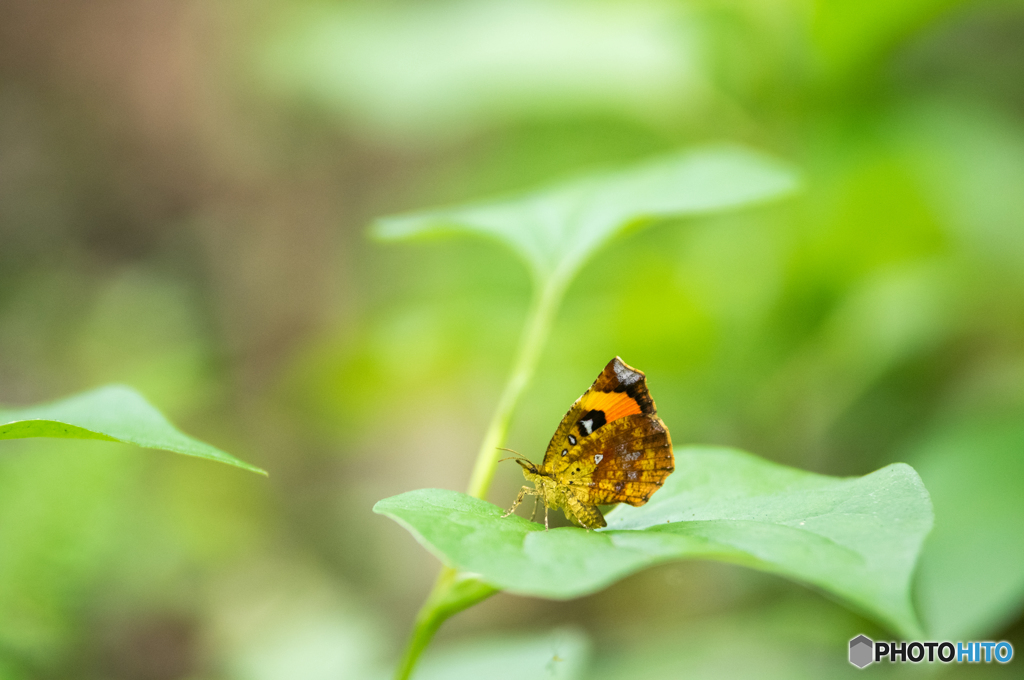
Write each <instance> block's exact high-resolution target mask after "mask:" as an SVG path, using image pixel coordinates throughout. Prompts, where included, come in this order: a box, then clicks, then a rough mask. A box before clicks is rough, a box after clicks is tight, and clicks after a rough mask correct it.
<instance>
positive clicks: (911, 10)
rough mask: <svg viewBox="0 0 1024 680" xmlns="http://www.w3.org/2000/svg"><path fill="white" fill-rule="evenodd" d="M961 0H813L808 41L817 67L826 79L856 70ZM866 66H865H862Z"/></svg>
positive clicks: (859, 72) (856, 73) (856, 72)
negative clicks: (813, 51) (848, 0)
mask: <svg viewBox="0 0 1024 680" xmlns="http://www.w3.org/2000/svg"><path fill="white" fill-rule="evenodd" d="M962 2H963V0H902V1H901V2H887V0H859V1H858V2H843V1H842V0H815V2H814V3H813V6H812V7H811V8H810V12H811V14H812V24H811V32H812V40H813V43H814V46H815V48H817V51H818V57H819V58H820V59H821V64H820V66H821V67H822V68H823V71H824V73H825V74H826V75H827V76H829V77H830V78H835V79H838V80H845V79H847V78H850V77H856V76H859V75H862V74H863V73H864V71H865V70H868V68H870V67H871V66H872V65H874V62H877V61H879V60H880V59H881V58H882V57H883V56H884V55H885V53H886V52H887V51H889V50H891V49H893V48H894V47H895V46H897V45H899V44H900V43H901V42H902V41H904V40H906V39H907V38H908V37H910V36H911V35H912V34H913V32H915V31H917V30H919V29H920V28H921V27H922V26H923V25H925V24H927V23H928V22H929V21H930V20H934V19H935V18H936V17H937V16H938V15H940V14H941V13H942V12H943V11H945V10H948V9H949V8H951V7H954V6H955V5H957V4H961V3H962ZM866 67H868V68H866Z"/></svg>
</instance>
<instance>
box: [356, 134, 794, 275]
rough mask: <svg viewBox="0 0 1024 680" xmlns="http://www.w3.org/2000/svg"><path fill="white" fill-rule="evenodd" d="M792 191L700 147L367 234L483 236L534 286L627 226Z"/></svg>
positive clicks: (725, 153) (751, 155)
mask: <svg viewBox="0 0 1024 680" xmlns="http://www.w3.org/2000/svg"><path fill="white" fill-rule="evenodd" d="M797 186H798V182H797V178H796V174H795V173H794V172H793V171H792V170H791V169H790V168H789V167H788V166H785V165H783V164H782V163H780V162H779V161H776V160H774V159H772V158H769V157H767V156H764V155H762V154H758V153H755V152H752V151H748V150H745V149H742V148H738V147H731V146H717V147H706V148H701V149H694V150H690V151H686V152H682V153H677V154H675V155H672V156H668V157H665V158H661V159H659V160H656V161H653V162H649V163H646V164H643V165H640V166H637V167H634V168H631V169H627V170H625V171H620V172H608V173H604V174H598V175H592V176H589V177H584V178H581V179H576V180H572V181H568V182H565V183H563V184H560V185H556V186H554V187H552V188H550V189H545V190H541V191H537V192H534V193H530V194H526V195H523V196H520V197H515V198H511V199H509V200H504V201H494V202H486V203H479V204H472V205H466V206H461V207H454V208H448V209H440V210H430V211H424V212H415V213H410V214H406V215H396V216H393V217H385V218H381V219H380V220H378V221H377V223H376V224H375V225H374V229H373V233H374V235H376V236H378V237H380V238H384V239H402V238H408V237H413V236H421V235H428V234H433V233H441V232H446V231H455V232H468V233H472V234H478V235H484V236H488V237H491V238H495V239H497V240H498V241H500V242H501V243H504V244H505V245H507V246H508V247H510V248H511V249H512V250H513V251H515V252H516V253H518V254H519V255H520V257H522V258H523V260H525V262H526V263H527V265H528V266H529V267H530V269H531V270H532V271H533V273H534V274H535V275H536V276H538V277H539V278H540V279H541V280H546V279H547V278H549V277H552V276H555V275H557V276H558V277H559V278H561V279H563V280H568V279H571V278H572V275H573V274H574V273H575V272H576V270H577V269H578V268H579V267H580V266H581V265H582V264H583V263H584V262H585V261H586V260H587V258H588V257H590V255H591V254H593V253H594V251H596V250H597V249H598V248H600V247H601V246H603V245H604V244H605V243H607V242H608V241H609V240H610V239H611V238H612V237H614V236H615V235H616V234H618V233H620V232H621V231H623V230H624V229H625V228H626V227H628V226H630V225H634V224H642V223H646V222H650V221H653V220H655V219H663V218H670V217H681V216H686V215H696V214H701V213H710V212H715V211H719V210H725V209H730V208H738V207H741V206H744V205H748V204H752V203H756V202H759V201H765V200H768V199H772V198H778V197H781V196H784V195H787V194H790V193H792V192H793V191H795V190H796V188H797Z"/></svg>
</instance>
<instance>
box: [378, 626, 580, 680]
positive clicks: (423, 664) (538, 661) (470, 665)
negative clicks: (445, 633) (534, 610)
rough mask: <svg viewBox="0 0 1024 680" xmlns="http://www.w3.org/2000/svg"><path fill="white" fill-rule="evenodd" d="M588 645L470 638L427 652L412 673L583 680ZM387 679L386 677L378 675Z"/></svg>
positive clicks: (456, 679)
mask: <svg viewBox="0 0 1024 680" xmlns="http://www.w3.org/2000/svg"><path fill="white" fill-rule="evenodd" d="M590 654H591V644H590V641H589V640H588V639H587V637H586V635H585V634H584V633H583V632H582V631H578V630H574V629H556V630H552V631H548V632H546V633H539V634H538V633H527V634H523V633H513V634H504V635H501V636H500V637H477V638H471V639H469V640H466V641H464V642H461V643H459V644H456V645H449V646H448V647H442V646H438V647H437V648H433V649H431V650H430V651H428V652H427V653H426V654H425V655H424V656H423V660H422V661H420V663H419V665H418V666H417V667H416V670H415V671H414V672H413V675H412V677H413V679H414V680H478V679H479V678H487V679H488V680H523V679H524V678H532V679H534V680H541V679H543V680H547V679H548V678H551V679H552V680H582V679H583V678H585V677H589V676H588V675H586V674H585V671H586V670H587V667H588V665H589V663H588V662H589V661H590ZM383 677H390V676H382V678H383Z"/></svg>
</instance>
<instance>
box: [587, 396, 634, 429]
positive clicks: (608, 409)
mask: <svg viewBox="0 0 1024 680" xmlns="http://www.w3.org/2000/svg"><path fill="white" fill-rule="evenodd" d="M580 403H581V405H582V406H583V412H584V413H586V412H587V411H604V419H605V422H608V423H610V422H612V421H613V420H618V419H619V418H625V417H626V416H631V415H635V414H637V413H640V412H641V409H640V404H639V402H637V400H636V399H634V398H633V397H631V396H629V395H628V394H626V393H625V392H596V391H595V392H589V393H588V394H585V395H584V396H583V399H582V400H581V402H580Z"/></svg>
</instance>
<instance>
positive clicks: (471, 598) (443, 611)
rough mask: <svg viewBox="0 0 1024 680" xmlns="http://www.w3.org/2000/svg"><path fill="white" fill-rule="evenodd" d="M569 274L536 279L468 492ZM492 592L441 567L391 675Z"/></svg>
mask: <svg viewBox="0 0 1024 680" xmlns="http://www.w3.org/2000/svg"><path fill="white" fill-rule="evenodd" d="M568 278H569V277H559V276H550V277H547V278H545V279H542V280H540V282H539V283H538V285H537V291H538V292H537V294H536V295H535V296H534V302H533V305H532V307H531V309H530V314H529V316H528V317H527V320H526V325H525V327H524V328H523V334H522V336H521V338H520V340H519V349H518V351H517V354H516V359H515V363H514V364H513V366H512V373H511V374H510V375H509V379H508V382H507V383H506V385H505V389H504V391H503V392H502V393H501V399H500V400H499V401H498V406H497V408H496V409H495V411H494V415H493V416H492V417H491V422H490V425H488V426H487V432H486V433H485V434H484V440H483V443H482V444H481V445H480V451H479V453H477V456H476V462H475V463H474V465H473V474H472V475H471V476H470V480H469V489H468V490H467V493H468V494H469V495H470V496H475V497H477V498H484V497H485V496H486V495H487V489H489V488H490V486H491V481H492V480H493V479H494V471H495V469H496V468H497V467H498V455H499V454H498V447H500V446H502V445H503V444H504V443H505V437H506V436H507V435H508V426H509V423H510V422H511V420H512V414H513V412H515V408H516V405H517V404H518V403H519V398H520V397H521V396H522V394H523V391H524V390H525V389H526V386H527V385H528V384H529V383H530V379H531V378H532V377H533V374H534V371H536V369H537V361H538V360H539V359H540V353H541V350H542V349H543V348H544V344H545V343H546V342H547V339H548V335H550V333H551V325H552V323H553V322H554V318H555V312H556V311H558V305H559V303H560V302H561V300H562V295H563V293H564V292H565V287H566V282H567V281H568ZM496 592H497V590H496V589H495V588H492V587H491V586H489V585H487V584H486V583H483V582H482V581H480V580H478V579H476V578H475V577H472V576H468V575H466V574H462V573H460V572H458V571H457V570H455V569H453V568H451V567H443V568H442V569H441V573H440V574H438V576H437V581H435V582H434V587H433V589H431V591H430V594H429V595H428V596H427V599H426V601H424V603H423V606H422V607H421V608H420V611H419V613H418V614H417V615H416V622H415V624H414V625H413V629H412V634H411V635H410V636H409V642H408V643H407V644H406V648H405V653H404V654H403V656H402V660H401V662H400V663H399V665H398V668H397V669H395V680H408V678H409V677H410V675H411V674H412V671H413V668H415V666H416V661H417V660H418V659H419V657H420V654H422V653H423V650H424V649H426V647H427V645H428V644H430V640H431V639H432V638H433V637H434V634H435V633H436V632H437V630H438V628H440V627H441V624H442V623H444V622H445V621H446V620H447V619H448V618H449V617H451V616H453V615H454V614H457V613H458V612H460V611H462V610H464V609H466V608H468V607H471V606H473V605H474V604H476V603H477V602H480V601H481V600H484V599H486V598H488V597H490V596H491V595H493V594H494V593H496Z"/></svg>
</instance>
